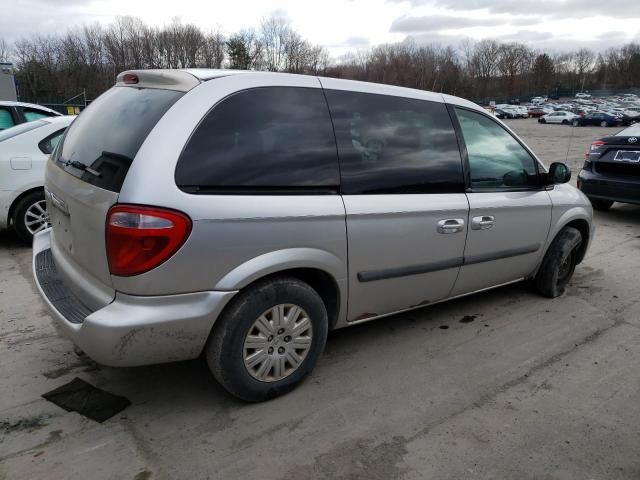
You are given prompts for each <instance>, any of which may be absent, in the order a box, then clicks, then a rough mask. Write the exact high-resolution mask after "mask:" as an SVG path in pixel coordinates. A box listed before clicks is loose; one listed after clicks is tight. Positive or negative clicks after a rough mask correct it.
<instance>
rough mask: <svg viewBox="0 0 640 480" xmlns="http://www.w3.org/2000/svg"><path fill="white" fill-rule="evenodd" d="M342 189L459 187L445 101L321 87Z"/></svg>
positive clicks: (439, 189) (428, 190)
mask: <svg viewBox="0 0 640 480" xmlns="http://www.w3.org/2000/svg"><path fill="white" fill-rule="evenodd" d="M326 95H327V100H328V101H329V108H330V110H331V116H332V118H333V122H334V127H335V131H336V139H337V141H338V153H339V156H340V166H341V172H342V191H343V193H345V194H380V193H445V192H463V191H464V181H463V178H464V177H463V174H462V162H461V159H460V151H459V149H458V144H457V141H456V136H455V132H454V129H453V126H452V124H451V119H450V118H449V114H448V112H447V109H446V106H445V105H444V104H442V103H435V102H429V101H424V100H415V99H409V98H402V97H394V96H387V95H374V94H367V93H356V92H347V91H339V90H327V91H326Z"/></svg>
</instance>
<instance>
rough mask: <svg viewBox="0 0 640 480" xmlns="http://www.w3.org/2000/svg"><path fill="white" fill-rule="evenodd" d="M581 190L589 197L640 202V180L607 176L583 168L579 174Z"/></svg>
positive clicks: (622, 201)
mask: <svg viewBox="0 0 640 480" xmlns="http://www.w3.org/2000/svg"><path fill="white" fill-rule="evenodd" d="M578 180H579V182H580V190H581V191H582V193H584V194H585V195H586V196H587V197H590V198H598V199H602V200H613V201H615V202H621V203H634V204H640V182H638V181H637V180H635V181H632V180H626V179H622V178H615V177H607V176H604V175H600V174H597V173H593V172H589V171H587V170H582V171H581V172H580V174H579V175H578Z"/></svg>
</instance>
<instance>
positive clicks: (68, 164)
mask: <svg viewBox="0 0 640 480" xmlns="http://www.w3.org/2000/svg"><path fill="white" fill-rule="evenodd" d="M62 163H63V165H64V166H65V167H73V168H77V169H78V170H82V171H83V172H87V173H90V174H91V175H93V176H94V177H100V176H102V174H101V173H100V172H98V171H97V170H94V169H93V168H91V167H87V166H86V165H85V164H84V163H82V162H79V161H77V160H67V161H66V162H62Z"/></svg>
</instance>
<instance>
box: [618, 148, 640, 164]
mask: <svg viewBox="0 0 640 480" xmlns="http://www.w3.org/2000/svg"><path fill="white" fill-rule="evenodd" d="M613 159H614V160H616V161H618V162H631V163H640V150H618V151H617V152H616V156H615V157H613Z"/></svg>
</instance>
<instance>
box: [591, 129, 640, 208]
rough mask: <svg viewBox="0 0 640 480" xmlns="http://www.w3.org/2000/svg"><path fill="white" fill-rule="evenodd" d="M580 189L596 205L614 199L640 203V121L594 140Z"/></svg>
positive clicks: (605, 206)
mask: <svg viewBox="0 0 640 480" xmlns="http://www.w3.org/2000/svg"><path fill="white" fill-rule="evenodd" d="M586 156H587V159H586V161H585V162H584V166H583V167H582V170H581V171H580V174H579V175H578V188H579V189H580V190H582V192H583V193H584V194H585V195H586V196H587V197H589V200H591V204H592V205H593V208H595V209H596V210H607V209H608V208H609V207H611V205H613V202H621V203H635V204H640V123H637V124H635V125H632V126H630V127H628V128H625V129H624V130H622V131H620V132H618V133H617V134H615V135H612V136H608V137H603V138H601V139H600V140H596V141H595V142H593V143H591V147H590V148H589V151H587V153H586Z"/></svg>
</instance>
